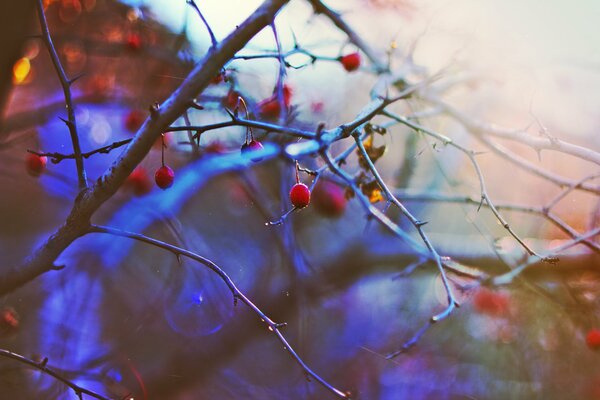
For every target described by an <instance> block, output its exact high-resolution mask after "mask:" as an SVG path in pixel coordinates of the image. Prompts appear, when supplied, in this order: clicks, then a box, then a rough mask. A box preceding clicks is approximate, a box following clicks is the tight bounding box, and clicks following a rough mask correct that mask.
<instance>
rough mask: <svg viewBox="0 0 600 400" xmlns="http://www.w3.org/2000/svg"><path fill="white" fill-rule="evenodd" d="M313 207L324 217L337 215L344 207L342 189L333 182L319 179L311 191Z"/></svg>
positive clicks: (345, 201) (344, 195) (344, 197)
mask: <svg viewBox="0 0 600 400" xmlns="http://www.w3.org/2000/svg"><path fill="white" fill-rule="evenodd" d="M313 203H314V205H315V209H316V210H317V211H318V212H319V213H321V214H322V215H324V216H326V217H339V216H340V215H342V214H343V213H344V210H345V209H346V203H347V200H346V194H345V192H344V189H342V188H341V187H340V186H338V185H336V184H335V183H333V182H331V181H328V180H324V179H321V180H320V181H319V182H318V183H317V185H316V186H315V190H314V191H313Z"/></svg>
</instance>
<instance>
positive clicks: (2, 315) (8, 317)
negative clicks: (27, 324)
mask: <svg viewBox="0 0 600 400" xmlns="http://www.w3.org/2000/svg"><path fill="white" fill-rule="evenodd" d="M19 324H20V317H19V314H17V312H16V311H15V309H14V308H12V307H4V308H3V309H2V311H0V335H2V336H4V335H9V334H14V333H15V332H16V331H17V330H18V329H19Z"/></svg>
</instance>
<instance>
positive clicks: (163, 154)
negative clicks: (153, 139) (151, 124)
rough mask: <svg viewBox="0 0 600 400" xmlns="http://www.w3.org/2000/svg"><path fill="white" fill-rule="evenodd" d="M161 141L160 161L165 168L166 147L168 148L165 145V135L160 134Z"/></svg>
mask: <svg viewBox="0 0 600 400" xmlns="http://www.w3.org/2000/svg"><path fill="white" fill-rule="evenodd" d="M160 141H161V146H160V161H161V164H162V166H163V167H164V166H165V147H167V146H166V145H165V134H164V133H161V134H160Z"/></svg>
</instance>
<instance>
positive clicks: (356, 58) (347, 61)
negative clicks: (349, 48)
mask: <svg viewBox="0 0 600 400" xmlns="http://www.w3.org/2000/svg"><path fill="white" fill-rule="evenodd" d="M338 60H339V61H340V63H342V66H343V67H344V69H345V70H346V71H348V72H352V71H356V70H357V69H358V67H360V53H358V52H354V53H350V54H346V55H344V56H340V58H338Z"/></svg>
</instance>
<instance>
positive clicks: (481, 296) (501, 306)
mask: <svg viewBox="0 0 600 400" xmlns="http://www.w3.org/2000/svg"><path fill="white" fill-rule="evenodd" d="M473 306H474V307H475V310H476V311H477V312H479V313H481V314H488V315H492V316H497V317H498V316H502V315H506V314H507V313H508V311H509V308H510V301H509V299H508V296H507V295H505V294H502V293H496V292H493V291H491V290H489V289H485V288H482V289H479V290H478V291H477V293H476V294H475V297H474V298H473Z"/></svg>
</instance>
